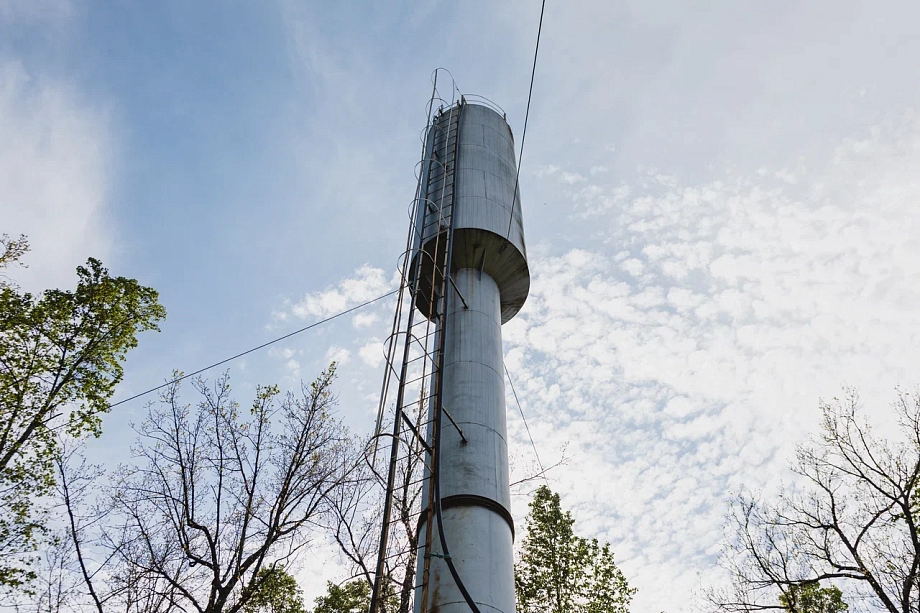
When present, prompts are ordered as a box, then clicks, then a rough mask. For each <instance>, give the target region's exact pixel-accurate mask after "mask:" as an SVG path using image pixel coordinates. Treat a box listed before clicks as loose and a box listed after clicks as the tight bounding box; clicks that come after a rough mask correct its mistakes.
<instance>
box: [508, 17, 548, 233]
mask: <svg viewBox="0 0 920 613" xmlns="http://www.w3.org/2000/svg"><path fill="white" fill-rule="evenodd" d="M545 10H546V0H543V4H542V6H541V7H540V25H539V26H538V27H537V44H536V46H535V47H534V50H533V68H532V69H531V71H530V91H529V92H528V93H527V111H526V112H525V113H524V129H523V131H522V132H521V153H520V154H519V155H518V167H517V174H516V176H515V177H514V191H512V192H511V215H510V216H509V217H508V231H507V232H505V238H508V237H510V236H511V222H512V221H514V200H515V198H517V190H518V183H519V182H520V179H521V164H522V163H523V161H524V139H525V138H527V120H528V119H530V101H531V99H532V98H533V81H534V77H535V76H536V74H537V54H538V53H540V35H541V34H542V33H543V12H544V11H545Z"/></svg>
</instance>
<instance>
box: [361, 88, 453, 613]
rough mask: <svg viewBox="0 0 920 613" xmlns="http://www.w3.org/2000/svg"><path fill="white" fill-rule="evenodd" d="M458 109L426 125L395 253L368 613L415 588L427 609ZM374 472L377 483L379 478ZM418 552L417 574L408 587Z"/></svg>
mask: <svg viewBox="0 0 920 613" xmlns="http://www.w3.org/2000/svg"><path fill="white" fill-rule="evenodd" d="M463 105H464V101H463V99H462V98H461V100H460V101H459V102H456V103H454V104H450V105H449V106H447V107H446V108H445V107H442V108H441V109H439V111H438V113H437V115H436V116H435V118H434V119H433V120H432V121H431V123H430V127H429V132H428V135H427V138H426V141H427V146H426V149H425V150H426V151H427V152H429V155H428V157H427V159H423V161H422V167H421V173H420V176H419V183H418V188H417V191H416V197H415V199H414V206H413V207H412V209H413V211H412V215H411V223H410V229H409V238H408V241H407V249H406V251H405V252H404V254H403V258H402V265H401V268H402V282H401V287H400V291H399V301H398V303H397V308H396V313H395V315H394V319H393V331H392V334H391V335H390V337H389V339H388V342H387V346H388V348H387V361H386V370H385V374H384V380H383V385H382V388H381V396H380V405H379V407H378V417H377V427H376V432H375V436H374V444H373V452H372V453H373V459H372V461H371V462H372V465H376V464H377V452H378V444H379V443H380V442H381V441H383V440H385V438H386V437H390V450H389V457H388V458H387V459H386V462H385V464H384V466H386V475H385V477H386V478H385V483H386V486H385V493H384V500H383V508H382V525H381V533H380V542H379V548H378V553H377V564H376V567H375V574H374V586H373V591H372V594H371V606H370V613H395V612H396V611H400V612H405V613H408V612H409V611H411V610H412V607H413V598H414V592H415V589H416V588H419V587H420V588H421V589H422V601H423V603H422V608H421V610H422V613H426V612H427V609H428V604H427V596H428V590H427V587H428V571H429V562H430V554H431V551H430V549H431V541H432V523H433V521H434V517H433V509H434V505H435V500H434V495H435V491H434V488H432V487H430V483H428V485H429V487H427V488H425V489H427V493H428V496H427V499H426V500H422V491H423V485H425V484H426V482H429V481H430V479H431V475H432V474H435V471H436V470H437V466H435V465H434V464H433V462H434V461H435V458H434V455H433V453H432V451H433V447H434V446H435V444H436V443H435V437H436V436H437V435H438V432H436V431H435V430H436V428H435V427H434V422H436V421H437V422H439V420H437V419H434V417H435V416H437V415H438V414H439V413H441V412H442V411H443V407H440V406H438V405H439V399H440V389H441V377H440V373H441V367H442V356H443V351H442V350H443V346H442V339H441V337H440V335H439V334H438V333H437V331H438V330H439V329H442V328H443V324H444V318H445V317H446V311H445V304H446V300H444V299H443V297H444V296H445V295H446V293H447V292H448V291H450V287H449V285H450V284H451V283H452V280H451V277H450V260H451V253H452V247H453V245H452V241H453V205H454V176H455V168H456V159H457V141H458V133H459V126H460V115H461V112H462V109H463ZM455 289H456V288H455ZM426 315H427V316H426ZM397 364H398V365H399V366H398V370H397ZM385 417H386V418H387V419H389V420H391V423H390V426H391V428H390V431H389V432H386V431H385V430H384V429H383V426H384V421H385ZM381 468H383V466H381ZM377 474H378V475H379V477H378V478H380V479H381V481H382V480H383V475H380V474H379V472H378V473H377ZM424 518H427V521H426V522H425V526H426V534H425V538H424V541H423V542H424V544H423V545H419V542H420V538H419V537H420V536H421V535H420V534H419V530H420V527H421V523H422V519H424ZM422 549H424V552H423V554H422V555H423V569H422V577H421V578H420V579H421V582H420V583H416V576H415V574H416V565H417V563H418V555H419V553H420V551H421V550H422Z"/></svg>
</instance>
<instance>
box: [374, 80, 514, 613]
mask: <svg viewBox="0 0 920 613" xmlns="http://www.w3.org/2000/svg"><path fill="white" fill-rule="evenodd" d="M439 102H440V104H439ZM435 106H437V107H438V108H437V109H436V110H435V109H434V107H435ZM429 109H430V111H429V117H430V119H429V123H428V126H427V129H426V131H425V133H424V136H423V142H424V144H423V156H422V161H421V163H420V165H419V170H418V173H417V174H418V179H419V181H418V189H417V193H416V197H415V198H414V200H413V204H412V206H411V207H410V231H409V238H408V241H407V249H406V251H405V253H404V257H403V258H402V260H401V262H402V267H401V268H402V292H401V296H400V300H399V303H398V306H397V312H396V316H395V318H394V330H393V334H392V335H391V337H390V342H389V348H388V356H387V357H388V359H387V375H386V376H385V378H384V385H383V393H382V394H381V405H380V409H381V410H380V414H379V419H378V438H377V440H378V441H380V440H382V439H383V438H384V437H391V438H390V440H389V449H390V455H389V457H388V458H385V461H386V462H385V463H386V466H387V471H386V476H387V480H386V481H387V484H386V485H387V491H386V499H385V504H384V507H383V518H382V521H383V526H382V530H381V547H380V553H379V558H378V563H377V580H376V583H375V586H374V595H373V601H374V602H373V603H372V608H371V613H378V612H379V611H383V610H385V609H386V610H387V611H390V610H392V609H391V608H387V602H385V601H386V600H387V599H388V598H389V599H391V600H390V601H389V602H393V600H394V599H396V595H395V594H396V589H395V588H393V587H392V584H390V583H388V579H392V577H387V574H388V571H387V569H388V568H389V567H388V562H387V560H389V559H394V558H396V557H397V556H399V555H401V554H402V552H401V550H400V548H405V549H406V551H407V552H408V554H407V555H404V557H403V558H400V559H402V560H404V561H405V563H407V564H411V563H412V562H414V565H415V570H414V572H412V571H411V570H410V572H408V573H407V574H406V577H408V578H409V579H411V581H412V585H411V587H412V589H413V591H414V596H413V598H414V611H415V613H428V612H434V611H438V612H440V613H449V612H453V611H457V612H461V611H470V610H477V609H478V610H480V611H483V612H485V611H492V612H501V613H512V612H513V611H514V610H515V599H514V576H513V559H512V545H513V541H514V522H513V519H512V516H511V493H510V485H509V475H508V445H507V429H506V423H505V377H504V363H503V357H502V355H503V354H502V332H501V326H502V324H504V323H505V322H507V321H509V320H510V319H511V318H512V317H514V316H515V315H516V314H517V312H518V311H519V310H520V309H521V307H522V306H523V304H524V301H525V300H526V298H527V294H528V291H529V289H530V273H529V269H528V266H527V252H526V249H525V245H524V233H523V223H522V217H521V202H520V195H519V191H518V174H517V166H516V164H515V155H514V137H513V135H512V133H511V128H510V127H509V126H508V123H507V121H506V118H505V114H504V112H503V111H502V110H501V109H500V108H498V107H497V106H496V105H494V104H492V103H490V102H489V101H487V100H485V99H483V98H479V97H474V96H469V95H467V96H465V97H464V96H460V97H459V99H451V100H447V101H445V100H439V96H438V94H437V85H436V86H435V95H434V96H433V97H432V105H431V106H430V107H429ZM385 417H389V418H390V419H392V424H391V425H392V429H389V428H388V429H383V428H382V426H383V423H382V422H383V421H384V418H385ZM385 447H386V446H381V448H385ZM381 457H383V454H381ZM413 459H415V460H416V463H415V464H414V468H413V467H411V466H410V464H411V462H412V460H413ZM413 470H414V471H416V473H415V474H417V477H418V478H417V479H416V478H415V475H414V474H413V472H412V471H413ZM401 484H403V485H402V487H403V489H402V490H400V489H399V488H400V485H401ZM407 487H408V488H420V490H418V491H419V493H420V495H419V496H417V500H418V504H417V505H415V507H414V508H413V509H412V510H411V513H414V514H415V515H414V517H416V519H415V523H414V527H415V530H416V532H415V534H414V536H413V535H412V534H411V530H408V531H406V530H405V527H406V526H408V525H410V524H409V523H407V521H406V513H407V512H409V511H407V509H409V507H411V506H412V504H404V505H403V508H401V509H400V510H399V512H396V511H394V508H393V505H394V503H393V501H394V499H399V496H401V495H402V496H403V497H405V496H406V495H407V493H411V492H410V491H409V490H408V489H406V488H407ZM397 515H399V516H400V517H397ZM400 525H401V526H403V532H405V533H406V534H408V536H401V537H398V538H397V537H396V536H394V534H395V533H394V530H398V529H399V526H400ZM401 534H402V533H401ZM390 574H392V573H390ZM409 579H406V580H407V581H408V580H409ZM406 585H407V584H403V588H406ZM404 593H405V591H404Z"/></svg>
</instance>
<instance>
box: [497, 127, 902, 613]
mask: <svg viewBox="0 0 920 613" xmlns="http://www.w3.org/2000/svg"><path fill="white" fill-rule="evenodd" d="M917 167H920V122H916V121H914V120H912V119H911V118H905V119H903V120H901V121H897V122H891V123H889V124H886V125H884V126H881V127H879V128H877V129H873V130H872V131H871V132H870V134H869V135H868V136H867V138H865V139H854V140H852V141H847V142H845V143H843V144H842V145H841V146H840V147H838V148H837V149H836V151H834V153H833V155H832V156H831V158H830V160H829V161H828V162H827V163H826V165H825V166H824V167H822V168H818V169H812V170H811V171H810V172H809V173H807V174H804V173H802V172H801V171H798V170H797V171H796V174H795V177H794V179H795V180H794V181H793V180H791V178H792V176H791V175H790V174H789V173H788V172H786V171H780V172H775V173H769V172H767V173H753V174H752V176H734V177H731V178H730V179H727V180H722V181H718V180H714V181H711V182H708V183H704V184H700V185H684V184H681V183H680V182H679V181H677V180H676V179H674V178H671V177H666V176H662V175H661V174H659V173H654V174H651V175H648V176H649V177H651V179H642V180H640V181H639V185H638V186H634V187H633V188H632V192H631V194H632V195H630V196H629V197H621V198H619V199H617V198H616V197H615V196H614V193H615V191H616V190H619V189H622V186H615V185H603V184H597V187H599V188H600V190H599V191H598V194H597V196H596V197H594V198H592V199H589V200H585V201H583V202H582V205H581V206H582V209H581V210H582V214H583V215H585V216H586V217H587V220H588V222H589V223H590V224H591V226H592V228H593V229H594V230H596V231H597V232H598V235H599V236H601V237H602V239H601V241H600V242H603V243H606V244H608V245H617V246H628V250H624V251H620V252H611V251H610V249H609V247H607V246H606V245H604V244H595V246H590V244H586V248H582V249H573V250H570V251H568V252H567V253H564V254H561V255H555V256H549V257H543V258H532V260H531V270H532V271H533V274H534V278H533V281H532V285H531V295H530V297H529V298H528V302H527V304H526V305H525V307H524V309H523V310H522V312H521V313H520V314H519V315H518V317H517V318H515V319H514V320H512V322H510V323H509V324H507V325H506V326H505V327H504V337H505V348H506V350H507V351H508V360H507V363H508V367H509V370H510V371H511V374H512V376H513V377H514V380H515V385H516V387H517V391H518V394H519V395H520V397H521V401H522V403H524V404H525V405H526V406H528V407H529V409H530V411H532V412H533V413H534V415H533V416H532V417H530V419H531V424H532V429H533V430H536V431H542V432H544V433H545V434H543V436H544V437H545V438H543V439H541V440H538V444H540V445H555V444H559V443H561V442H563V441H569V442H570V443H571V448H570V451H571V454H572V456H573V461H572V462H571V464H570V465H569V466H568V467H566V468H564V469H562V470H561V471H560V472H559V473H558V475H557V477H558V479H559V480H558V482H557V483H555V484H554V485H555V487H557V488H558V489H560V490H561V492H562V494H563V498H564V502H565V504H566V505H567V506H568V507H570V508H573V509H574V510H575V512H574V515H575V517H576V518H577V519H578V522H579V527H580V529H581V530H582V531H583V532H587V533H589V534H591V535H596V536H598V537H600V538H603V539H609V540H610V541H611V542H612V543H613V548H614V551H616V552H617V558H618V560H619V562H620V563H621V565H622V566H623V568H624V569H625V571H626V574H627V576H628V577H629V578H630V579H631V581H632V582H633V584H634V585H636V586H638V587H639V588H640V593H639V596H638V599H637V607H636V608H637V610H648V611H657V610H660V609H661V608H664V609H667V610H679V609H680V608H681V607H682V606H683V605H682V603H684V602H685V601H686V599H687V598H688V597H689V595H690V592H691V590H692V589H693V588H694V586H695V585H696V583H697V575H696V573H697V572H698V571H702V572H703V573H704V574H705V575H706V576H707V577H712V576H715V574H714V573H715V571H714V570H713V564H714V553H715V552H716V551H717V548H718V544H719V538H720V534H721V532H720V528H721V525H722V520H723V515H724V512H725V510H726V500H727V498H728V493H729V492H730V491H732V490H736V489H737V488H738V487H740V486H741V485H742V484H748V485H751V486H754V487H762V488H766V489H767V490H768V491H769V490H770V489H772V488H775V487H776V486H777V484H778V483H779V481H780V480H781V479H783V478H789V474H788V473H787V472H786V469H785V467H786V462H787V461H788V460H789V459H790V451H791V449H792V446H793V444H794V443H796V442H799V441H801V440H802V439H803V436H804V435H805V433H807V432H810V431H814V428H815V427H816V424H817V400H818V397H819V396H829V395H832V394H834V393H836V392H837V391H839V386H840V385H842V384H854V385H857V386H859V387H860V388H861V390H862V392H863V393H862V396H863V398H865V399H867V401H868V402H871V403H873V404H876V403H877V404H878V405H879V406H880V407H883V406H885V405H886V404H887V402H888V399H889V397H890V396H891V392H892V387H893V385H895V384H898V383H901V384H903V385H913V384H916V383H918V381H917V376H916V373H915V372H914V370H913V365H914V364H916V363H917V362H918V361H920V320H918V319H917V317H916V304H918V303H920V241H918V240H917V239H916V236H915V232H914V230H913V228H916V227H918V226H920V209H918V207H917V206H916V203H917V202H920V178H918V177H917V175H916V172H915V169H916V168H917ZM817 186H820V189H818V188H817ZM582 194H584V190H583V189H582V187H581V186H578V187H577V188H572V191H571V192H570V194H569V195H570V197H571V198H572V199H573V201H576V202H577V201H578V199H579V198H580V197H581V196H582ZM869 399H871V400H869ZM508 402H509V405H508V406H509V407H511V406H513V405H512V404H511V403H512V402H513V399H511V398H509V400H508ZM509 420H512V421H513V411H510V410H509ZM534 422H536V426H534ZM510 431H511V436H512V440H513V441H514V443H515V448H516V449H518V450H521V451H520V453H526V448H527V447H529V442H528V441H527V440H526V435H525V434H524V433H523V431H522V429H520V428H510ZM535 438H536V434H535ZM517 511H518V512H519V513H521V514H522V513H523V510H522V509H517ZM674 560H680V563H679V564H675V563H674ZM662 576H667V577H668V580H669V583H670V584H671V585H672V586H673V589H672V590H669V591H667V592H661V591H659V590H656V589H655V587H654V586H655V585H657V583H658V582H659V581H660V577H662Z"/></svg>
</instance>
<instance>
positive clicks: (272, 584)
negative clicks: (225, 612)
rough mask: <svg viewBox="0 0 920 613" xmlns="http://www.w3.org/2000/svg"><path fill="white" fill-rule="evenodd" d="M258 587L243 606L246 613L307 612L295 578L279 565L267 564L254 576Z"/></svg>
mask: <svg viewBox="0 0 920 613" xmlns="http://www.w3.org/2000/svg"><path fill="white" fill-rule="evenodd" d="M256 582H257V583H258V584H259V588H258V589H257V590H255V591H254V592H253V594H252V596H251V597H250V599H249V601H248V602H247V603H246V605H245V606H244V607H243V610H244V611H245V612H246V613H307V611H306V609H304V608H303V592H302V591H301V589H300V586H298V585H297V580H296V579H294V577H292V576H291V575H289V574H288V573H287V572H286V571H285V570H284V569H283V568H281V567H280V566H267V567H265V568H263V569H262V570H260V571H259V573H258V575H257V576H256Z"/></svg>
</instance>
